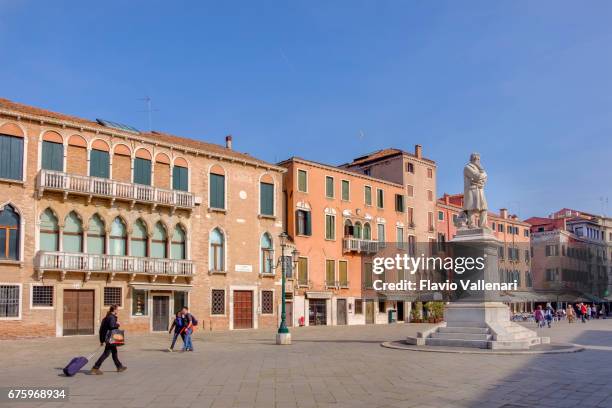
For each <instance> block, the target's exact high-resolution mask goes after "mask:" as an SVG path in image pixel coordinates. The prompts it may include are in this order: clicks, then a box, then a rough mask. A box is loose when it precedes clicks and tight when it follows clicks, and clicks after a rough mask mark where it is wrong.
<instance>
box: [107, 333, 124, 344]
mask: <svg viewBox="0 0 612 408" xmlns="http://www.w3.org/2000/svg"><path fill="white" fill-rule="evenodd" d="M106 344H109V345H111V346H123V345H124V344H125V333H124V331H123V330H121V329H113V330H109V332H108V334H107V335H106Z"/></svg>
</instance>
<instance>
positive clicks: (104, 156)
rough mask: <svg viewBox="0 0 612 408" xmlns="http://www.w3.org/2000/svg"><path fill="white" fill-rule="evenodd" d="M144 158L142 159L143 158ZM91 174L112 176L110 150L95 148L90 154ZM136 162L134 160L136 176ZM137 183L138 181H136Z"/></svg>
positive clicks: (105, 176)
mask: <svg viewBox="0 0 612 408" xmlns="http://www.w3.org/2000/svg"><path fill="white" fill-rule="evenodd" d="M141 160H142V159H141ZM89 175H90V176H92V177H100V178H109V177H110V156H109V155H108V152H105V151H102V150H96V149H93V150H92V151H91V153H90V155H89ZM135 175H136V162H134V176H135ZM134 182H135V183H136V181H134ZM149 184H151V162H150V161H149Z"/></svg>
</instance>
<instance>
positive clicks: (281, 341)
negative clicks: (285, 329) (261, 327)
mask: <svg viewBox="0 0 612 408" xmlns="http://www.w3.org/2000/svg"><path fill="white" fill-rule="evenodd" d="M276 344H278V345H282V346H286V345H289V344H291V333H276Z"/></svg>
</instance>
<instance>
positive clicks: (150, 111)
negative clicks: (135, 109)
mask: <svg viewBox="0 0 612 408" xmlns="http://www.w3.org/2000/svg"><path fill="white" fill-rule="evenodd" d="M140 100H141V101H144V102H145V104H146V109H145V110H143V111H140V112H146V113H147V116H148V120H149V133H150V132H152V131H153V112H157V111H158V110H159V109H152V107H151V101H152V99H151V97H149V96H145V97H144V98H140Z"/></svg>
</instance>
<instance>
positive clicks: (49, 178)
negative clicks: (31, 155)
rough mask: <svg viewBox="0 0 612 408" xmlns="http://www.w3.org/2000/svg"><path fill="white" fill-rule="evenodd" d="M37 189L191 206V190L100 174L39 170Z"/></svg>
mask: <svg viewBox="0 0 612 408" xmlns="http://www.w3.org/2000/svg"><path fill="white" fill-rule="evenodd" d="M37 188H38V192H39V194H40V195H42V193H43V191H44V190H52V191H59V192H62V193H64V195H65V196H67V195H68V194H78V195H84V196H87V197H89V199H90V200H91V198H92V197H103V198H109V199H111V200H112V201H114V200H123V201H129V202H131V203H132V204H133V203H135V202H139V203H147V204H152V205H153V206H156V205H163V206H169V207H172V208H184V209H193V207H194V206H195V201H196V200H195V196H194V195H193V193H190V192H187V191H180V190H167V189H164V188H159V187H152V186H146V185H143V184H135V183H125V182H122V181H117V180H110V179H105V178H100V177H91V176H80V175H76V174H68V173H64V172H61V171H54V170H41V171H40V173H38V180H37Z"/></svg>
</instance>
